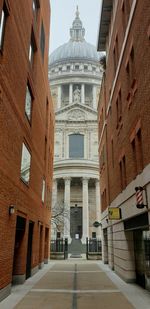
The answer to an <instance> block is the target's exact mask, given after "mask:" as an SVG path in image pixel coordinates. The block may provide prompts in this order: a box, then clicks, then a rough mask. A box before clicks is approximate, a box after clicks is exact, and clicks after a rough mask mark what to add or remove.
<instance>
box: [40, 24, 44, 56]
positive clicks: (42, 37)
mask: <svg viewBox="0 0 150 309" xmlns="http://www.w3.org/2000/svg"><path fill="white" fill-rule="evenodd" d="M40 47H41V53H42V57H43V59H44V50H45V32H44V26H43V23H42V26H41V38H40Z"/></svg>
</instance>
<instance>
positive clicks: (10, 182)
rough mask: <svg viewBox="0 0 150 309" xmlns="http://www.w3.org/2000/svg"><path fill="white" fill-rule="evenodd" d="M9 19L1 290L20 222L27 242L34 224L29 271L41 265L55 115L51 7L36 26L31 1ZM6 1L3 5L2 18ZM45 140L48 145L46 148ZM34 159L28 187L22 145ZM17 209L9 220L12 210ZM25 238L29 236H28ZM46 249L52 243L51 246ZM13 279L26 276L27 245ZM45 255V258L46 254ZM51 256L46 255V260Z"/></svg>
mask: <svg viewBox="0 0 150 309" xmlns="http://www.w3.org/2000/svg"><path fill="white" fill-rule="evenodd" d="M5 3H6V6H7V9H8V16H7V19H6V26H5V33H4V42H3V49H2V50H0V132H1V133H0V208H1V213H0V247H1V250H0V288H1V289H2V288H3V287H5V286H7V285H8V284H9V283H10V282H11V280H12V272H13V270H12V269H13V256H14V245H15V232H16V218H17V216H21V217H22V216H23V217H24V218H25V219H26V229H25V235H24V237H26V238H27V235H28V228H27V227H28V224H29V221H33V223H34V231H33V245H32V261H31V264H32V265H31V267H32V268H33V267H35V266H37V265H38V264H39V232H40V225H39V223H38V221H40V223H41V224H42V225H43V238H42V248H43V249H42V253H41V254H42V255H41V257H40V262H41V261H43V260H44V239H45V238H44V237H45V228H46V227H47V228H49V219H50V208H51V192H52V170H53V133H54V113H53V104H52V99H51V95H50V92H49V85H48V48H49V46H48V42H49V19H50V8H49V1H48V0H46V1H44V2H43V1H40V7H39V8H38V10H37V20H36V26H34V19H33V11H32V1H31V0H27V1H18V0H17V1H13V0H9V1H5ZM3 4H4V1H2V0H1V1H0V13H1V10H2V7H3ZM42 21H43V25H44V31H45V52H44V59H43V58H42V55H41V50H40V32H41V24H42ZM31 32H33V33H34V41H35V42H34V43H35V46H36V51H35V57H34V63H33V66H32V67H31V64H30V62H29V45H30V41H31ZM27 82H28V83H29V84H30V87H31V90H32V94H33V107H32V121H31V123H29V121H28V119H27V117H26V115H25V97H26V87H27ZM45 140H47V143H46V146H45ZM23 142H24V143H25V144H26V145H27V146H28V147H29V149H30V153H31V169H30V181H29V184H28V185H27V184H25V183H24V182H23V181H22V180H21V178H20V167H21V155H22V143H23ZM43 178H45V181H46V194H45V202H44V203H42V198H41V197H42V182H43ZM11 204H13V205H15V206H16V210H15V214H14V215H9V206H10V205H11ZM26 234H27V235H26ZM47 244H48V242H47ZM23 246H24V248H23V251H22V258H21V261H20V263H19V264H18V269H16V270H15V274H24V273H25V265H26V251H27V240H26V242H24V244H23ZM45 254H46V253H45ZM46 255H47V254H46Z"/></svg>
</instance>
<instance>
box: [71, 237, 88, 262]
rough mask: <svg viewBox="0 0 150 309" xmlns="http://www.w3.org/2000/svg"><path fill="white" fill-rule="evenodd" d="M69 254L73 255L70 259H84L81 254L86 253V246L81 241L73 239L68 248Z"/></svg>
mask: <svg viewBox="0 0 150 309" xmlns="http://www.w3.org/2000/svg"><path fill="white" fill-rule="evenodd" d="M68 253H71V256H70V257H73V258H74V257H77V258H78V257H79V258H80V257H82V255H81V254H85V253H86V245H83V244H82V242H81V240H80V239H74V238H73V239H72V242H71V244H70V245H69V248H68Z"/></svg>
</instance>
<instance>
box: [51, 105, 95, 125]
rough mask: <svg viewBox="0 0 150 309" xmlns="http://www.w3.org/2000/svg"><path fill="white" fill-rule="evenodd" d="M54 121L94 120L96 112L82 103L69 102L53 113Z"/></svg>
mask: <svg viewBox="0 0 150 309" xmlns="http://www.w3.org/2000/svg"><path fill="white" fill-rule="evenodd" d="M55 117H56V121H88V120H89V121H96V120H97V112H96V111H95V110H93V109H92V108H89V107H87V106H85V105H83V104H79V103H77V104H71V105H68V106H66V107H64V108H62V109H61V110H59V111H57V112H56V113H55Z"/></svg>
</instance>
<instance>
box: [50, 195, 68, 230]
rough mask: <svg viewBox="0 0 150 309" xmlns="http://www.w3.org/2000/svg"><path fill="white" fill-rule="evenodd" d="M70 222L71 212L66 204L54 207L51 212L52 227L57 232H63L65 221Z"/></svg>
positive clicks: (59, 203) (58, 204)
mask: <svg viewBox="0 0 150 309" xmlns="http://www.w3.org/2000/svg"><path fill="white" fill-rule="evenodd" d="M65 219H68V220H69V211H68V209H67V207H65V204H64V202H62V201H61V202H57V203H56V204H54V205H53V206H52V211H51V225H52V227H53V228H54V229H55V230H56V231H57V232H63V230H64V221H65Z"/></svg>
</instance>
